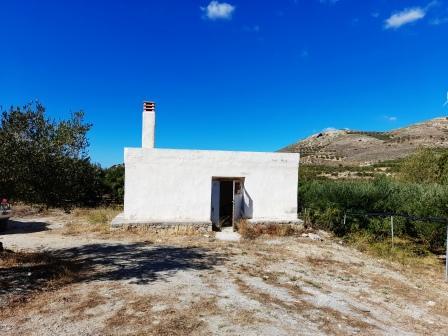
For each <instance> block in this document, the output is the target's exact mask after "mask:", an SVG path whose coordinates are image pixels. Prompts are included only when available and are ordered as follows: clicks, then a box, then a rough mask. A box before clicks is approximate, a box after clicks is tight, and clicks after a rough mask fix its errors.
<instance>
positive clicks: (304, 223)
mask: <svg viewBox="0 0 448 336" xmlns="http://www.w3.org/2000/svg"><path fill="white" fill-rule="evenodd" d="M304 212H305V214H304V215H303V226H304V227H306V208H305V211H304Z"/></svg>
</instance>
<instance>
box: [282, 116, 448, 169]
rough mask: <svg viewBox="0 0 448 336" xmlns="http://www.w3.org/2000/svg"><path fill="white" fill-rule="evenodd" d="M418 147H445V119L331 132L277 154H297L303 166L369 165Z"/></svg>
mask: <svg viewBox="0 0 448 336" xmlns="http://www.w3.org/2000/svg"><path fill="white" fill-rule="evenodd" d="M419 147H434V148H448V117H441V118H435V119H431V120H429V121H425V122H421V123H417V124H413V125H410V126H408V127H403V128H398V129H395V130H392V131H389V132H367V131H354V130H332V131H326V132H321V133H318V134H314V135H312V136H310V137H308V138H306V139H304V140H300V141H298V142H296V143H294V144H291V145H289V146H287V147H285V148H282V149H281V150H280V152H293V153H300V154H301V162H302V163H305V164H320V165H321V164H323V165H340V164H343V165H370V164H373V163H377V162H381V161H386V160H395V159H400V158H403V157H406V156H408V155H410V154H412V153H413V152H415V151H416V150H417V149H418V148H419Z"/></svg>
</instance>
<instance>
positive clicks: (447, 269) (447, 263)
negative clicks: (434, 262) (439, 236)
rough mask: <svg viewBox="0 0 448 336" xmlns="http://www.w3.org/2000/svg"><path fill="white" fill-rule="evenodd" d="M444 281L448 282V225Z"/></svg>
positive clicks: (447, 227)
mask: <svg viewBox="0 0 448 336" xmlns="http://www.w3.org/2000/svg"><path fill="white" fill-rule="evenodd" d="M445 281H448V223H447V224H446V254H445Z"/></svg>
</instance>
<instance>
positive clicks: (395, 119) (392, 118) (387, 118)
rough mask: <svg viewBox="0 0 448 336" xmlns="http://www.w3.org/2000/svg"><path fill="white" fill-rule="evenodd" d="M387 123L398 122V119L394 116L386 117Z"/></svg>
mask: <svg viewBox="0 0 448 336" xmlns="http://www.w3.org/2000/svg"><path fill="white" fill-rule="evenodd" d="M385 118H386V120H387V121H397V119H398V118H397V117H393V116H386V117H385Z"/></svg>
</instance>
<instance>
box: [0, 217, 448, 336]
mask: <svg viewBox="0 0 448 336" xmlns="http://www.w3.org/2000/svg"><path fill="white" fill-rule="evenodd" d="M62 227H63V222H62V220H60V218H55V217H51V218H50V217H48V218H36V219H33V220H29V219H26V220H25V219H16V222H15V226H14V228H13V230H12V231H9V232H7V234H4V235H1V236H0V241H2V242H3V244H4V245H5V247H7V248H9V249H12V250H15V251H17V250H24V251H49V252H51V254H52V255H55V256H57V257H58V258H61V260H76V262H77V263H79V264H80V265H82V266H83V270H85V272H83V273H82V274H81V275H80V276H79V278H77V279H76V280H73V281H71V282H69V283H67V284H66V285H64V286H63V287H60V288H58V289H54V290H51V291H42V292H38V294H36V295H34V296H32V299H30V300H26V301H25V302H23V303H19V304H15V305H5V304H4V306H3V307H2V308H1V314H0V319H1V320H0V334H1V335H5V336H6V335H39V336H46V335H329V334H331V335H349V334H359V335H424V334H428V335H429V334H431V335H447V334H448V296H447V293H448V291H447V290H448V285H447V284H446V283H444V282H443V279H442V274H433V273H431V272H429V271H428V272H424V273H421V274H412V273H411V272H409V271H407V270H405V269H403V268H402V267H400V266H398V265H393V264H389V263H386V262H382V261H379V260H375V259H372V258H371V257H368V256H366V255H364V254H362V253H359V252H357V251H354V250H353V249H351V248H348V247H346V246H343V245H340V244H338V243H337V242H336V241H333V240H332V239H326V240H324V241H313V240H311V239H307V238H303V237H300V238H298V237H282V238H272V237H270V238H269V237H268V238H259V239H256V240H254V241H244V240H241V241H239V242H238V241H235V242H233V241H220V240H217V239H215V238H214V236H213V235H212V234H211V235H210V236H199V237H165V238H161V237H144V236H124V235H123V236H119V235H111V236H109V237H107V239H104V237H100V236H95V235H89V236H84V237H81V236H67V235H63V234H62V231H61V228H62ZM0 271H3V272H8V273H4V274H8V275H9V276H10V275H14V273H13V272H18V271H17V269H14V268H10V269H3V270H2V269H1V268H0ZM2 294H3V295H4V296H5V295H7V294H8V293H5V291H3V292H2V291H1V290H0V298H1V295H2ZM0 302H1V301H0Z"/></svg>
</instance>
